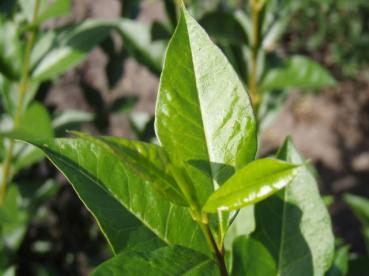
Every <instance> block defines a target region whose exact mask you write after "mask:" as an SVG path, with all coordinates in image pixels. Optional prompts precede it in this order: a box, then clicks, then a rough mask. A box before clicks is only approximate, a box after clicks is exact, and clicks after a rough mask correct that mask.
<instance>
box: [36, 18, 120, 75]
mask: <svg viewBox="0 0 369 276" xmlns="http://www.w3.org/2000/svg"><path fill="white" fill-rule="evenodd" d="M113 25H114V24H113V23H112V22H108V21H101V20H97V19H96V20H94V19H89V20H85V21H83V22H82V23H79V24H77V25H74V26H71V27H68V28H67V29H65V30H63V31H61V32H60V33H58V35H57V37H56V39H55V41H54V43H53V47H52V48H50V50H49V51H48V52H47V54H46V55H45V56H44V57H43V58H42V60H41V61H40V62H39V63H38V65H37V66H36V67H35V68H34V70H33V72H32V78H33V79H34V80H45V79H50V78H53V77H55V76H57V75H59V74H62V73H64V72H66V71H67V70H70V69H71V68H72V67H74V66H75V65H77V64H78V63H79V62H80V61H81V60H82V59H84V58H85V57H86V55H87V54H88V53H89V52H90V51H91V50H92V49H93V48H94V47H95V46H96V45H98V44H99V43H100V42H101V41H103V40H104V38H105V37H106V36H107V35H109V34H110V30H111V29H112V27H113Z"/></svg>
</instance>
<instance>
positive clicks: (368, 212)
mask: <svg viewBox="0 0 369 276" xmlns="http://www.w3.org/2000/svg"><path fill="white" fill-rule="evenodd" d="M344 201H345V202H346V203H347V204H348V205H349V206H350V208H351V210H352V211H353V212H354V213H355V215H356V216H357V217H358V219H359V220H360V222H361V223H362V224H363V226H365V227H369V199H367V198H364V197H361V196H357V195H351V194H346V195H345V196H344Z"/></svg>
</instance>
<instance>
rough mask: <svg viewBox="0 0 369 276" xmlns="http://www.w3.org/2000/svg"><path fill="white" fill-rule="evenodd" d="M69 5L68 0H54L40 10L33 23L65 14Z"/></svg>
mask: <svg viewBox="0 0 369 276" xmlns="http://www.w3.org/2000/svg"><path fill="white" fill-rule="evenodd" d="M70 6H71V3H70V0H54V1H53V2H52V3H51V4H49V5H47V6H46V7H45V8H44V9H43V10H42V11H41V12H40V14H39V16H38V17H37V20H36V22H35V24H40V23H42V22H44V21H46V20H48V19H53V18H56V17H58V16H62V15H67V14H68V13H69V11H70Z"/></svg>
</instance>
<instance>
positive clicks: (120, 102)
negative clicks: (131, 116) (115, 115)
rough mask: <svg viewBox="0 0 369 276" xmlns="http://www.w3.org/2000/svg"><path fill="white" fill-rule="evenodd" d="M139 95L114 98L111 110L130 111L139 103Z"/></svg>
mask: <svg viewBox="0 0 369 276" xmlns="http://www.w3.org/2000/svg"><path fill="white" fill-rule="evenodd" d="M137 102H138V98H137V96H123V97H119V98H117V99H115V100H114V102H113V103H112V104H111V106H110V111H111V112H129V111H131V110H132V109H133V108H134V106H135V105H136V104H137Z"/></svg>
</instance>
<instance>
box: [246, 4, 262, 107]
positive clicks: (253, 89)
mask: <svg viewBox="0 0 369 276" xmlns="http://www.w3.org/2000/svg"><path fill="white" fill-rule="evenodd" d="M263 3H264V1H261V2H259V1H258V0H250V8H251V17H252V41H251V68H250V73H249V76H248V80H249V89H250V96H251V101H252V104H253V106H254V108H255V110H257V109H258V107H259V103H260V95H259V91H258V83H257V82H258V79H257V78H258V77H257V74H258V52H259V39H260V33H259V30H260V26H259V19H260V18H259V17H260V11H261V9H262V7H263Z"/></svg>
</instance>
